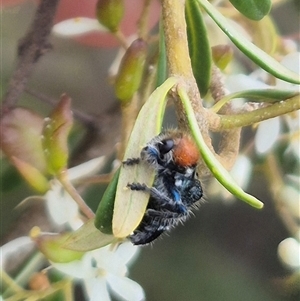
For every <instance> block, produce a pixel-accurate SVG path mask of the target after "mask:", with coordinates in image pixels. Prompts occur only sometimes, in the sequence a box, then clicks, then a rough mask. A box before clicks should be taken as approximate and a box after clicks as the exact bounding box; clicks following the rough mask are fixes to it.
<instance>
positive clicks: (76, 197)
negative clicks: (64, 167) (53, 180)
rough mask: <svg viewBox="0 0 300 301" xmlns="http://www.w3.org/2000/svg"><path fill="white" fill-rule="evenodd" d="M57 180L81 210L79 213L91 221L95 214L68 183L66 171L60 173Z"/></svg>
mask: <svg viewBox="0 0 300 301" xmlns="http://www.w3.org/2000/svg"><path fill="white" fill-rule="evenodd" d="M58 180H59V181H60V183H61V185H62V186H63V187H64V189H65V190H66V191H67V192H68V194H69V195H70V196H71V197H72V198H73V200H74V201H75V202H76V203H77V205H78V207H79V209H80V210H81V212H82V213H83V214H84V215H85V216H86V217H87V218H88V219H91V218H93V217H95V213H94V212H93V211H92V209H91V208H90V207H89V206H88V205H87V204H86V202H85V201H84V200H83V198H82V197H81V196H80V195H79V193H78V192H77V190H76V189H75V188H74V186H73V185H72V184H71V182H70V181H69V179H68V175H67V171H63V172H61V173H60V175H59V176H58Z"/></svg>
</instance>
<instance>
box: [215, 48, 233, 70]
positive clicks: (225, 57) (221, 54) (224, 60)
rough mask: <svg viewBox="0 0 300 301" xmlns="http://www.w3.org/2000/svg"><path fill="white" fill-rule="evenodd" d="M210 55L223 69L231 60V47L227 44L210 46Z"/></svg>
mask: <svg viewBox="0 0 300 301" xmlns="http://www.w3.org/2000/svg"><path fill="white" fill-rule="evenodd" d="M211 50H212V57H213V60H214V62H215V64H216V65H217V67H218V68H220V69H221V70H224V69H225V68H226V67H227V65H228V64H229V63H230V61H231V60H232V56H233V49H232V47H230V46H229V45H217V46H214V47H212V49H211Z"/></svg>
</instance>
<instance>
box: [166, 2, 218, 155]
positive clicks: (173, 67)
mask: <svg viewBox="0 0 300 301" xmlns="http://www.w3.org/2000/svg"><path fill="white" fill-rule="evenodd" d="M161 3H162V21H163V28H164V33H165V44H166V55H167V62H168V70H169V76H174V77H177V78H178V77H179V78H180V82H181V86H182V87H184V88H185V90H186V91H187V94H188V96H189V99H190V101H191V104H192V107H193V110H194V112H195V116H196V118H197V122H198V125H199V128H200V129H201V132H202V135H203V138H204V140H205V141H206V144H207V145H208V147H209V148H210V150H211V151H214V150H213V147H212V145H211V139H210V137H209V135H208V125H207V112H206V110H205V109H204V108H203V106H202V101H201V97H200V93H199V90H198V87H197V83H196V81H195V78H194V75H193V70H192V65H191V60H190V55H189V49H188V38H187V32H186V21H185V0H176V1H174V0H162V1H161ZM174 104H175V108H176V113H177V117H178V123H179V127H181V128H183V129H187V130H188V128H189V126H188V122H187V116H186V112H185V110H184V108H183V105H182V102H181V101H180V99H179V98H178V96H176V95H175V96H174Z"/></svg>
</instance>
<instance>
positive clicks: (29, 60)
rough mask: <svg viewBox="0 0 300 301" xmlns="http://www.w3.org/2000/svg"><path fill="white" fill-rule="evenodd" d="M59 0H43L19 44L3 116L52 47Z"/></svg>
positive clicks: (4, 103) (16, 100)
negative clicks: (54, 20)
mask: <svg viewBox="0 0 300 301" xmlns="http://www.w3.org/2000/svg"><path fill="white" fill-rule="evenodd" d="M58 3H59V0H41V2H40V4H39V6H38V8H37V11H36V13H35V17H34V20H33V22H32V24H31V26H30V28H29V31H28V33H27V34H26V35H25V37H24V38H23V39H21V40H20V42H19V46H18V63H17V67H16V69H15V71H14V73H13V75H12V77H11V79H10V82H9V84H8V90H7V92H6V95H5V96H4V98H3V102H2V108H1V116H2V115H3V114H4V113H5V112H6V111H8V110H10V109H11V108H12V107H14V106H15V105H16V103H17V102H18V99H19V97H20V96H21V94H22V93H23V91H24V89H25V86H26V84H27V82H28V79H29V77H30V75H31V73H32V71H33V67H34V65H35V63H36V62H37V61H38V60H39V58H40V57H41V56H42V55H43V54H45V53H46V52H47V51H48V50H49V49H50V48H51V45H50V43H49V35H50V32H51V28H52V25H53V19H54V16H55V12H56V9H57V6H58Z"/></svg>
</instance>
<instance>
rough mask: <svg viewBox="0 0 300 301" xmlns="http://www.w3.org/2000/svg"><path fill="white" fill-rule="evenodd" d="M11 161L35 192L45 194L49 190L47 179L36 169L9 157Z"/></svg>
mask: <svg viewBox="0 0 300 301" xmlns="http://www.w3.org/2000/svg"><path fill="white" fill-rule="evenodd" d="M11 161H12V163H13V164H14V166H15V167H16V168H17V169H18V171H19V173H20V174H21V175H22V176H23V178H24V179H25V180H26V181H27V183H28V184H29V185H30V186H31V187H32V188H34V189H35V190H36V191H38V192H39V193H45V192H46V191H47V190H48V189H49V188H50V186H49V182H48V179H47V178H46V177H45V176H44V175H43V174H42V173H41V172H40V171H39V170H38V169H37V168H35V167H34V166H32V165H30V164H28V163H26V162H25V161H22V160H20V159H19V158H17V157H11Z"/></svg>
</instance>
